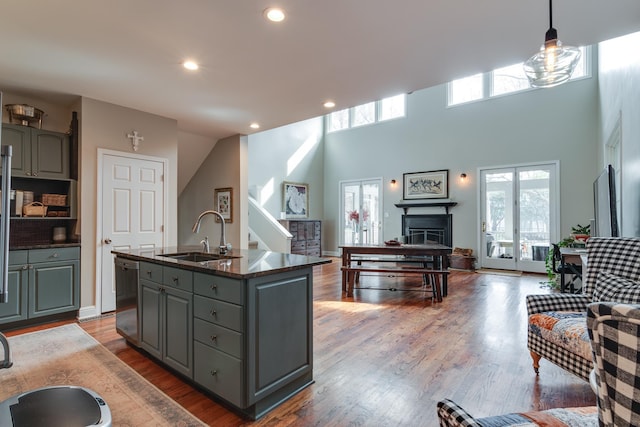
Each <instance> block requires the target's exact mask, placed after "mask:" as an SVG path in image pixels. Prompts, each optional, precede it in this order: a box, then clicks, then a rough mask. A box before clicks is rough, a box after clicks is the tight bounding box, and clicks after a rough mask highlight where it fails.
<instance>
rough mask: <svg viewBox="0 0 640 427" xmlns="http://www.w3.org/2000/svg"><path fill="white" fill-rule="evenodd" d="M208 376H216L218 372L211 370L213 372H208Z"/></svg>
mask: <svg viewBox="0 0 640 427" xmlns="http://www.w3.org/2000/svg"><path fill="white" fill-rule="evenodd" d="M209 374H211V376H212V377H213V376H216V375H218V371H216V370H215V369H213V370H211V371H209Z"/></svg>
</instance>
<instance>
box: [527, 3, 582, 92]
mask: <svg viewBox="0 0 640 427" xmlns="http://www.w3.org/2000/svg"><path fill="white" fill-rule="evenodd" d="M552 6H553V5H552V0H549V29H548V30H547V33H546V34H545V37H544V44H543V45H542V47H541V48H540V51H539V52H538V53H536V54H535V55H533V56H532V57H531V58H529V59H528V60H527V61H526V62H525V63H524V72H525V74H526V75H527V78H528V79H529V83H530V84H531V86H533V87H553V86H557V85H559V84H561V83H564V82H566V81H567V80H569V78H570V77H571V74H572V73H573V70H574V69H575V68H576V64H577V63H578V60H579V59H580V49H578V48H577V47H573V46H564V45H563V44H562V42H561V41H560V40H558V32H557V31H556V29H555V28H553V7H552Z"/></svg>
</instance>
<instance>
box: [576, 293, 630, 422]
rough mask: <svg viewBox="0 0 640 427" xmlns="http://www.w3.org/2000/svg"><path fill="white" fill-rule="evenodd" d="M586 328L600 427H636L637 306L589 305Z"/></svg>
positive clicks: (614, 304)
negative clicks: (593, 368)
mask: <svg viewBox="0 0 640 427" xmlns="http://www.w3.org/2000/svg"><path fill="white" fill-rule="evenodd" d="M587 326H588V330H589V338H590V339H591V344H592V346H593V355H594V361H595V365H596V369H595V370H594V371H593V372H594V377H595V378H594V380H595V384H596V388H597V396H598V399H597V402H598V409H599V411H598V417H599V421H600V425H601V426H605V427H614V426H615V427H625V426H640V403H639V402H640V388H639V387H640V364H639V363H638V362H639V361H640V305H629V304H616V303H593V304H589V307H588V308H587Z"/></svg>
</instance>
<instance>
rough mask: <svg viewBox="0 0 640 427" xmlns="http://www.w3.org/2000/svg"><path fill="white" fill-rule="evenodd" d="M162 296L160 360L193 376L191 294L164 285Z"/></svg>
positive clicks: (188, 375)
mask: <svg viewBox="0 0 640 427" xmlns="http://www.w3.org/2000/svg"><path fill="white" fill-rule="evenodd" d="M162 294H163V295H162V298H163V306H164V307H163V315H164V320H163V326H164V330H163V332H164V333H163V338H164V339H163V355H162V360H163V361H164V362H165V363H166V364H167V365H169V366H171V367H172V368H173V369H175V370H176V371H178V372H180V373H182V374H183V375H186V376H187V377H189V378H192V377H193V366H192V365H193V363H192V360H193V303H192V299H193V295H192V294H191V293H190V292H184V291H181V290H178V289H172V288H170V287H165V288H164V290H163V292H162Z"/></svg>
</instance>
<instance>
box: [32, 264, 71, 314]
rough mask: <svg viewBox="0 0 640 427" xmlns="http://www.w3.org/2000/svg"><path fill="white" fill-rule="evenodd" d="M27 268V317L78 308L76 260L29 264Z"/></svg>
mask: <svg viewBox="0 0 640 427" xmlns="http://www.w3.org/2000/svg"><path fill="white" fill-rule="evenodd" d="M31 267H32V268H31V269H30V270H29V317H38V316H46V315H50V314H57V313H64V312H67V311H71V310H77V309H78V307H79V304H80V298H79V292H78V283H79V278H80V274H79V270H80V262H79V261H57V262H43V263H37V264H31Z"/></svg>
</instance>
